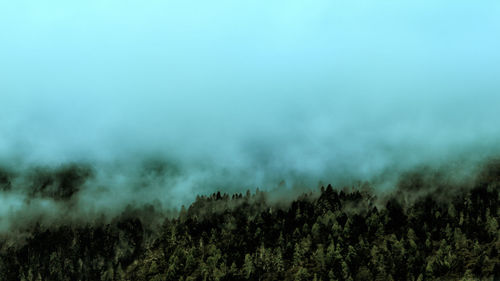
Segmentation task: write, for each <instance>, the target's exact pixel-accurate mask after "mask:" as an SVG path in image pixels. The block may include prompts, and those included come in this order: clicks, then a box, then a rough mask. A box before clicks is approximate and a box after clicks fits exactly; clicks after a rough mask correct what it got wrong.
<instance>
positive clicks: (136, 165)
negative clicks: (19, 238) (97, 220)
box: [0, 0, 500, 204]
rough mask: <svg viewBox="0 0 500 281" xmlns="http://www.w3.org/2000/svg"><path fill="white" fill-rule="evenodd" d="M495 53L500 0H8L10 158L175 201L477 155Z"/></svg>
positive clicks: (2, 113) (4, 114)
mask: <svg viewBox="0 0 500 281" xmlns="http://www.w3.org/2000/svg"><path fill="white" fill-rule="evenodd" d="M499 50H500V2H499V1H496V0H484V1H464V0H459V1H451V0H443V1H430V0H423V1H422V0H419V1H410V0H402V1H395V0H388V1H368V0H350V1H337V0H334V1H323V0H310V1H298V0H287V1H283V0H271V1H261V0H253V1H246V0H243V1H223V0H213V1H196V0H183V1H178V0H164V1H159V0H150V1H136V0H128V1H126V0H121V1H115V0H99V1H98V0H88V1H57V0H47V1H28V0H18V1H0V107H1V108H0V163H1V164H2V166H4V167H10V168H11V169H14V170H16V169H21V168H19V167H31V166H48V167H57V166H59V165H64V164H65V163H80V162H84V163H91V165H92V167H93V168H94V169H95V170H96V174H97V175H98V176H97V178H99V180H98V183H95V182H94V183H93V184H94V185H96V186H97V185H99V186H101V185H102V186H115V188H114V189H110V190H112V191H109V192H110V193H112V194H113V196H118V197H120V196H121V197H123V198H124V199H123V200H124V201H127V200H132V199H131V198H134V200H135V199H136V198H137V197H143V198H144V201H148V200H153V199H155V198H156V197H158V192H163V193H160V194H168V198H171V199H170V201H175V202H177V201H178V200H177V199H179V198H181V199H182V200H184V201H189V200H192V199H193V198H194V196H195V195H196V194H197V193H207V192H212V191H215V190H217V189H219V188H227V189H229V190H233V191H234V190H245V189H246V188H250V189H252V188H255V187H260V188H263V189H271V188H275V187H277V186H283V185H284V186H285V187H291V186H294V185H309V186H310V185H313V187H316V186H315V185H316V184H318V183H320V182H321V183H325V182H333V183H335V182H344V181H346V180H347V181H348V180H370V179H373V178H375V177H377V176H378V175H380V174H383V173H386V172H387V171H391V170H396V171H400V170H404V169H410V168H412V167H414V166H417V165H439V164H440V163H445V162H448V161H455V162H460V163H462V162H463V161H464V159H465V160H467V161H472V160H471V159H473V160H474V161H476V160H480V159H482V158H483V157H488V156H492V155H495V154H497V152H498V143H499V141H500V129H499V127H498V121H499V117H498V109H499V108H500V79H499V77H500V52H499ZM151 159H154V161H160V162H162V163H166V164H165V165H166V166H168V167H176V168H175V169H173V170H175V171H178V172H177V174H175V175H176V176H175V177H176V178H175V181H169V180H167V181H165V180H161V181H156V182H155V183H154V185H155V186H156V188H155V189H154V192H150V193H148V192H145V191H141V192H139V193H137V194H139V195H137V194H136V193H134V192H133V190H135V189H133V188H132V189H131V188H126V187H125V186H129V185H130V186H131V185H140V184H141V183H142V182H141V181H140V180H137V177H143V176H144V173H143V172H140V171H141V168H140V167H143V166H144V165H146V166H147V164H144V163H150V162H151V161H152V160H151ZM148 161H149V162H148ZM154 161H153V162H154ZM472 162H473V161H472ZM168 175H171V174H168ZM130 179H133V180H132V183H130V182H131V180H130ZM124 182H126V184H125V183H124ZM138 182H139V183H138ZM90 190H92V192H90V191H89V192H88V193H89V194H92V198H93V199H92V200H98V198H99V197H98V195H96V194H97V193H95V192H94V191H95V190H94V189H90ZM121 197H120V198H121ZM172 198H173V199H172ZM174 199H175V200H174ZM181 199H179V200H180V201H182V200H181ZM5 200H6V199H5ZM184 201H182V202H184ZM9 202H10V201H9ZM103 204H104V203H103Z"/></svg>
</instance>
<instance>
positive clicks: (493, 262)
mask: <svg viewBox="0 0 500 281" xmlns="http://www.w3.org/2000/svg"><path fill="white" fill-rule="evenodd" d="M68 177H69V179H70V180H71V181H73V182H74V180H75V178H74V177H71V176H68ZM59 178H61V179H62V180H59V182H60V183H61V184H62V183H64V178H65V176H60V177H59ZM498 179H499V177H498V173H497V171H494V170H490V171H488V172H485V173H484V174H483V175H482V176H481V180H478V183H477V184H476V186H475V187H474V188H472V189H467V190H466V189H460V190H461V191H460V192H459V193H457V192H453V193H452V192H450V193H449V196H445V197H447V198H448V200H443V199H442V198H443V194H442V191H439V192H440V194H436V193H435V192H437V191H432V190H431V189H429V190H428V191H426V192H425V194H423V193H421V195H420V196H419V197H417V196H415V197H414V198H412V196H411V194H404V193H405V192H409V191H407V190H402V189H398V190H396V192H394V193H393V194H394V195H392V196H389V197H387V198H379V199H377V198H376V196H375V194H374V193H372V192H368V191H360V190H350V191H348V190H337V189H334V188H332V187H331V186H328V187H327V188H322V189H321V192H319V193H318V194H316V193H309V194H304V195H302V196H300V197H298V198H297V199H296V200H295V201H293V202H292V203H291V204H287V205H286V206H283V205H280V206H278V205H276V204H272V203H269V202H268V201H267V200H266V193H265V192H257V193H256V194H254V195H250V194H249V193H247V195H245V196H243V195H242V194H235V195H233V196H231V197H230V196H228V195H227V194H221V193H219V192H218V193H215V194H213V195H211V196H209V197H206V196H200V197H198V199H197V200H196V201H195V202H194V203H193V204H192V205H191V206H190V207H189V208H187V209H185V208H182V210H181V212H180V214H179V216H178V217H177V218H172V219H167V220H165V221H164V223H163V225H162V226H161V228H159V229H155V228H152V226H150V225H149V224H148V223H145V222H144V219H143V218H142V219H141V218H140V217H134V216H133V215H128V216H123V217H122V218H118V219H116V220H115V221H113V222H112V223H110V224H105V225H103V224H95V225H87V226H77V227H76V226H70V225H63V226H59V227H51V228H48V229H41V228H40V227H39V226H37V227H35V229H34V230H32V232H31V236H30V237H29V238H28V239H27V240H26V241H25V242H24V243H20V244H15V245H10V244H8V243H7V242H4V243H3V244H2V251H1V256H0V280H185V281H187V280H325V281H326V280H461V279H462V278H464V280H470V279H472V280H474V279H480V280H498V279H499V278H500V272H499V269H500V266H499V264H500V254H499V253H500V240H499V236H500V235H499V216H498V215H499V209H498V206H499V192H498V188H497V186H498ZM413 180H414V179H413ZM417 182H418V184H419V185H421V186H420V188H423V187H422V184H423V183H422V182H420V181H417ZM408 184H409V183H408V182H406V183H405V189H408V187H407V185H408ZM422 194H423V195H422ZM402 195H405V196H402ZM437 195H440V196H437ZM402 198H406V199H402ZM408 198H412V200H408ZM437 198H441V199H437ZM132 213H133V212H132ZM468 278H469V279H468Z"/></svg>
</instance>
